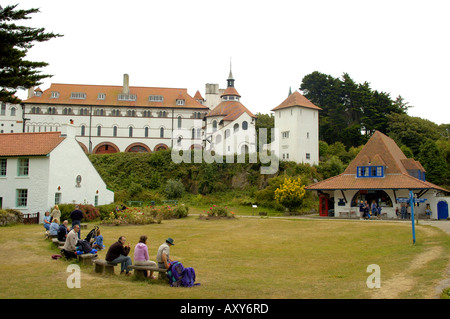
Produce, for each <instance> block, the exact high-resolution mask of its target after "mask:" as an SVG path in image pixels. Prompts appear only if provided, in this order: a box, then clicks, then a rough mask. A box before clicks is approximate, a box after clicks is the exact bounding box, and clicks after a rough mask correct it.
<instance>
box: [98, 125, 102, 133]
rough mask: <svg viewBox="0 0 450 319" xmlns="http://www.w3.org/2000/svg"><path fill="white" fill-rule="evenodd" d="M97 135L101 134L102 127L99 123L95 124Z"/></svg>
mask: <svg viewBox="0 0 450 319" xmlns="http://www.w3.org/2000/svg"><path fill="white" fill-rule="evenodd" d="M97 136H102V127H101V126H100V125H99V126H97Z"/></svg>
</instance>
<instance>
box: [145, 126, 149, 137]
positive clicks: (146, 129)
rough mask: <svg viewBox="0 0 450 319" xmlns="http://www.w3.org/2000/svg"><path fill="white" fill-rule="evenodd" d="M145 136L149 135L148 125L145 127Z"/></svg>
mask: <svg viewBox="0 0 450 319" xmlns="http://www.w3.org/2000/svg"><path fill="white" fill-rule="evenodd" d="M144 136H145V137H148V127H147V126H146V127H145V128H144Z"/></svg>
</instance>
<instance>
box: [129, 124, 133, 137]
mask: <svg viewBox="0 0 450 319" xmlns="http://www.w3.org/2000/svg"><path fill="white" fill-rule="evenodd" d="M128 137H133V127H132V126H130V127H129V128H128Z"/></svg>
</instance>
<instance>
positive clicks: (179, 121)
mask: <svg viewBox="0 0 450 319" xmlns="http://www.w3.org/2000/svg"><path fill="white" fill-rule="evenodd" d="M181 121H182V120H181V116H178V128H181Z"/></svg>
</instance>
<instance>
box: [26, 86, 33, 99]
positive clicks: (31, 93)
mask: <svg viewBox="0 0 450 319" xmlns="http://www.w3.org/2000/svg"><path fill="white" fill-rule="evenodd" d="M33 96H34V86H32V87H30V88H28V96H27V99H31V98H32V97H33Z"/></svg>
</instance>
